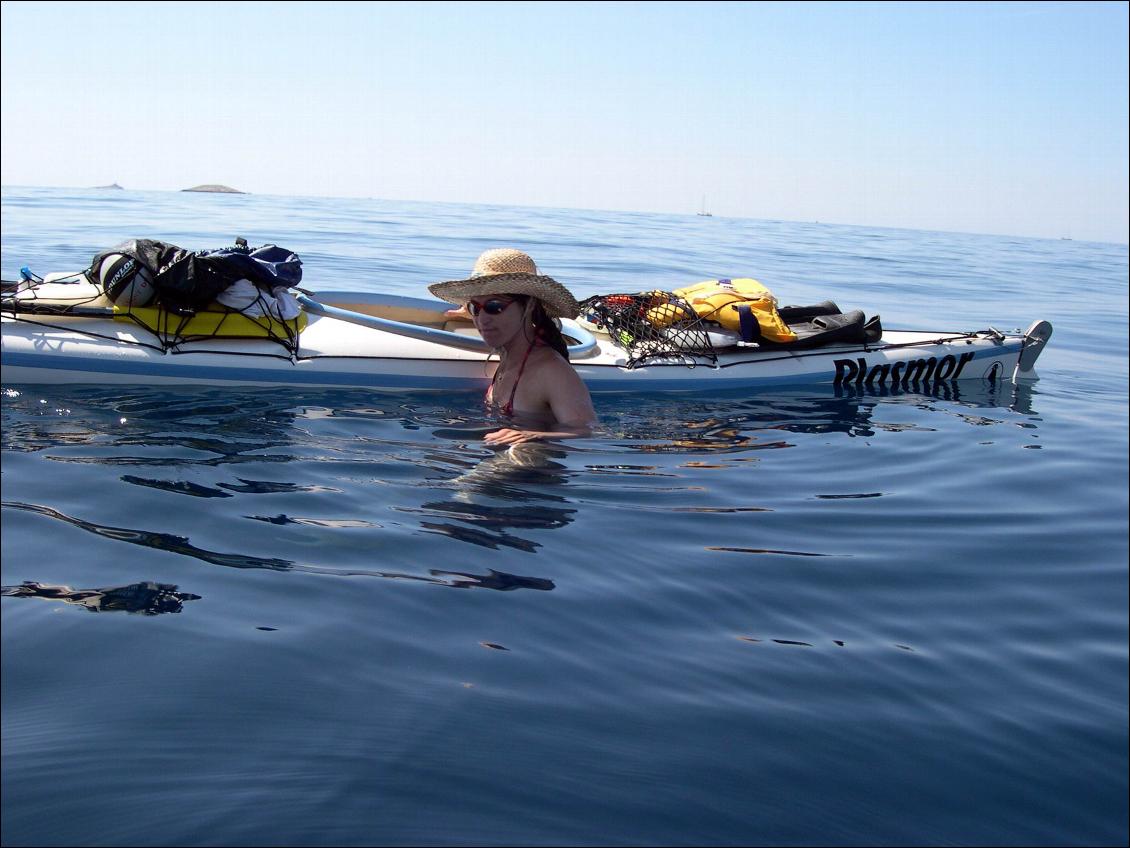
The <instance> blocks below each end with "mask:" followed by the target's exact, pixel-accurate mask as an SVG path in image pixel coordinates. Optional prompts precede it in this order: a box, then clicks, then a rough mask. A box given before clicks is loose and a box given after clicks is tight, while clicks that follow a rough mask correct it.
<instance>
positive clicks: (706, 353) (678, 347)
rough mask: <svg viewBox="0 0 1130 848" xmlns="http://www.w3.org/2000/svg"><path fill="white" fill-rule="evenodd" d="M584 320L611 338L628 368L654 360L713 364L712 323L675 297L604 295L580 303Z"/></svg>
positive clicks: (665, 294)
mask: <svg viewBox="0 0 1130 848" xmlns="http://www.w3.org/2000/svg"><path fill="white" fill-rule="evenodd" d="M580 315H581V318H582V319H584V320H585V321H586V322H588V323H589V324H592V325H594V326H595V327H596V328H597V329H598V330H599V331H601V332H604V333H607V334H608V336H609V338H611V339H612V342H613V343H614V344H615V345H616V346H617V347H620V348H623V350H624V351H625V352H626V353H627V354H628V362H627V367H628V368H635V367H637V366H640V365H644V364H646V363H648V362H653V361H655V360H665V361H667V362H671V361H674V362H676V363H678V364H682V365H690V366H694V365H698V364H702V363H709V364H712V365H713V364H714V363H715V362H717V361H718V355H717V354H716V353H715V352H714V346H713V344H711V341H710V335H709V330H711V329H716V326H715V325H714V324H712V323H711V322H708V321H704V320H703V319H701V318H699V317H698V315H697V314H696V313H695V311H694V309H693V308H692V307H691V305H690V304H689V303H687V302H686V301H685V300H683V299H682V298H681V297H677V296H676V295H674V294H672V293H671V292H662V291H652V292H641V293H638V294H605V295H597V296H595V297H590V298H588V299H587V300H585V301H583V302H582V303H581V313H580Z"/></svg>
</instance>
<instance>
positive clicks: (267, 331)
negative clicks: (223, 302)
mask: <svg viewBox="0 0 1130 848" xmlns="http://www.w3.org/2000/svg"><path fill="white" fill-rule="evenodd" d="M114 318H116V319H117V320H119V321H130V320H133V321H137V322H139V323H140V324H141V325H142V326H144V327H146V328H147V329H149V330H151V331H152V332H154V333H156V334H157V335H159V336H176V337H180V338H213V337H222V338H240V339H280V338H281V339H292V338H294V337H295V336H297V335H298V334H299V333H301V332H302V330H303V329H305V327H306V313H305V312H301V313H299V315H298V317H297V318H293V319H291V320H289V321H281V320H279V319H278V318H272V317H270V316H268V315H259V316H251V315H244V314H243V313H242V312H233V311H230V310H221V309H201V310H200V311H199V312H197V313H195V314H194V315H191V316H184V315H177V314H176V313H175V312H167V311H165V310H164V309H160V308H158V307H156V306H130V307H122V306H115V307H114Z"/></svg>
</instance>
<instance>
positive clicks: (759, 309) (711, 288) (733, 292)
mask: <svg viewBox="0 0 1130 848" xmlns="http://www.w3.org/2000/svg"><path fill="white" fill-rule="evenodd" d="M672 293H673V294H674V295H676V296H677V297H681V298H682V299H683V300H685V301H686V302H687V303H689V304H690V306H691V308H692V309H694V311H695V313H696V314H697V315H698V317H699V318H702V319H704V320H707V321H716V322H717V323H719V324H721V325H722V326H723V327H725V328H726V329H727V330H735V331H737V332H741V318H740V316H739V315H738V311H737V309H736V308H735V307H737V306H748V307H749V308H750V312H751V313H752V314H753V316H754V317H755V318H756V319H757V326H758V328H759V329H760V330H761V335H762V336H764V337H765V338H766V339H769V340H770V341H774V342H794V341H796V333H794V332H793V331H792V330H790V329H789V325H788V324H786V323H785V322H784V321H783V320H781V316H780V315H778V314H777V298H775V297H773V293H772V292H770V291H769V289H767V288H765V286H763V285H762V284H761V283H759V282H757V280H751V279H749V278H740V279H736V280H706V281H705V282H702V283H695V284H694V285H693V286H687V287H686V288H682V289H676V290H675V291H674V292H672ZM683 312H684V310H683V309H682V307H680V306H676V305H674V304H664V305H661V306H656V307H654V308H652V309H650V310H648V313H647V317H648V320H649V321H651V322H652V323H653V324H655V325H656V326H657V327H667V326H670V325H671V324H673V323H674V322H675V321H679V320H682V319H684V318H686V317H688V316H686V315H684V314H683Z"/></svg>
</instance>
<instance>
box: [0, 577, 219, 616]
mask: <svg viewBox="0 0 1130 848" xmlns="http://www.w3.org/2000/svg"><path fill="white" fill-rule="evenodd" d="M0 595H3V596H5V597H11V598H44V599H46V600H49V601H62V602H63V603H66V604H73V605H75V606H80V607H82V608H83V609H85V610H88V611H89V612H131V613H142V614H143V615H160V614H161V613H166V612H180V611H181V610H182V609H183V607H184V602H185V601H198V600H200V596H199V595H193V594H190V593H188V592H178V591H177V587H176V586H173V585H171V584H169V583H153V582H150V581H146V582H144V583H131V584H130V585H128V586H111V587H109V588H104V589H72V588H71V587H70V586H48V585H46V584H43V583H36V582H34V581H32V580H25V581H24V582H23V584H21V585H19V586H0Z"/></svg>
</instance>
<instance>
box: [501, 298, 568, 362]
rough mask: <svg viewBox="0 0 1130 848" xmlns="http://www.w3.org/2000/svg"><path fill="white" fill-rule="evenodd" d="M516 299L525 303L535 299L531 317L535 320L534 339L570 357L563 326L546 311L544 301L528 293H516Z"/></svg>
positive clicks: (565, 356) (566, 357)
mask: <svg viewBox="0 0 1130 848" xmlns="http://www.w3.org/2000/svg"><path fill="white" fill-rule="evenodd" d="M514 298H515V299H516V300H520V301H522V302H523V303H525V302H526V301H527V300H533V302H534V306H533V309H532V310H531V311H530V317H531V318H532V319H533V322H534V341H541V343H542V344H547V345H549V346H550V347H551V348H553V349H554V350H555V351H557V352H558V353H559V354H561V355H562V356H563V357H564V358H565V359H566V360H568V359H569V345H568V344H567V343H566V341H565V337H564V336H562V335H561V328H560V327H558V326H557V322H556V321H554V320H553V319H552V318H550V317H549V315H548V314H547V313H546V311H545V307H544V306H543V305H542V302H541V301H540V300H538V299H537V298H536V297H534V298H530V297H527V296H526V295H514Z"/></svg>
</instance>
